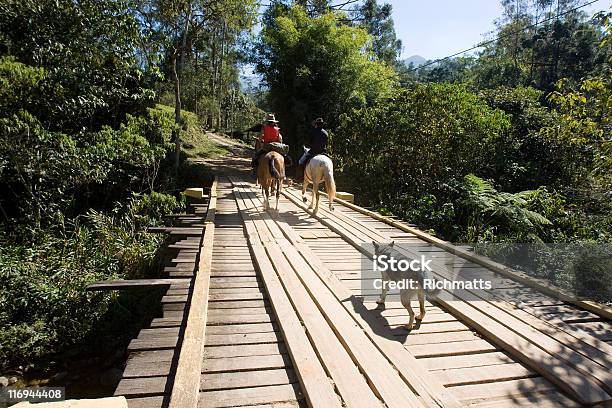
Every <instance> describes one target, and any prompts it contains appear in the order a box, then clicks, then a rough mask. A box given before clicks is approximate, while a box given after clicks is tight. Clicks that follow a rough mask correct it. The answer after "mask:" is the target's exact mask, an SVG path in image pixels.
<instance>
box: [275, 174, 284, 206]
mask: <svg viewBox="0 0 612 408" xmlns="http://www.w3.org/2000/svg"><path fill="white" fill-rule="evenodd" d="M282 187H283V180H276V211H278V200H280V193H281V188H282Z"/></svg>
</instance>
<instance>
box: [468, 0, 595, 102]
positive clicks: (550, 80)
mask: <svg viewBox="0 0 612 408" xmlns="http://www.w3.org/2000/svg"><path fill="white" fill-rule="evenodd" d="M502 5H503V6H504V15H503V16H502V18H501V19H500V20H499V21H498V22H497V26H498V31H497V40H496V41H494V42H492V43H490V44H487V45H486V47H485V48H484V50H483V51H482V52H481V54H480V57H479V58H478V60H477V64H476V65H475V67H474V84H475V85H477V86H478V87H480V88H485V87H496V86H520V85H522V86H533V87H536V88H538V89H541V90H545V91H551V90H553V89H554V87H555V83H556V82H557V81H558V80H559V79H561V78H568V79H570V80H571V81H574V82H575V83H576V82H579V81H580V80H581V78H583V77H584V76H586V75H588V74H589V73H590V72H592V71H593V70H596V69H597V66H598V65H599V64H601V63H602V62H603V60H604V59H605V57H604V56H603V55H602V53H601V52H598V50H597V44H598V43H599V41H600V38H601V31H600V30H599V29H598V28H597V27H596V26H595V25H594V24H593V23H592V22H590V21H588V20H587V16H586V14H585V13H584V12H582V11H581V10H579V9H578V8H579V6H580V4H579V2H578V1H576V0H532V1H526V0H503V1H502Z"/></svg>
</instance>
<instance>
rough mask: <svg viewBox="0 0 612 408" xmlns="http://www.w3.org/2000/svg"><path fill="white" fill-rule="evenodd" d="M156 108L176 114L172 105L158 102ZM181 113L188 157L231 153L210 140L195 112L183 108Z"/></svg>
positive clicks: (211, 156) (204, 157)
mask: <svg viewBox="0 0 612 408" xmlns="http://www.w3.org/2000/svg"><path fill="white" fill-rule="evenodd" d="M156 109H159V110H161V111H162V112H167V113H170V114H172V115H174V107H172V106H168V105H162V104H157V105H156ZM181 114H182V116H183V120H184V122H185V125H184V127H183V132H182V133H181V140H182V142H183V152H184V153H185V156H186V157H187V158H188V159H212V158H215V157H219V156H224V155H226V154H227V153H229V151H228V150H227V149H226V148H225V147H223V146H221V145H219V144H217V143H215V142H214V141H212V140H210V138H209V137H208V135H207V134H206V131H205V130H204V128H203V127H202V125H201V123H200V120H199V118H198V116H197V115H196V114H195V113H193V112H189V111H186V110H183V111H181Z"/></svg>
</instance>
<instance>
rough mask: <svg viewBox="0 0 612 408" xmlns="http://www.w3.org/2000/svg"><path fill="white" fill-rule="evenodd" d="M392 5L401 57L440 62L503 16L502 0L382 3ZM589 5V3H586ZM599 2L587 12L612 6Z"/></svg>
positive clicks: (392, 0)
mask: <svg viewBox="0 0 612 408" xmlns="http://www.w3.org/2000/svg"><path fill="white" fill-rule="evenodd" d="M379 3H389V4H391V5H392V6H393V20H394V22H395V32H396V34H397V36H398V38H399V39H401V40H402V43H403V46H404V49H403V51H402V58H408V57H410V56H412V55H420V56H422V57H424V58H425V59H438V58H443V57H445V56H447V55H451V54H454V53H456V52H458V51H462V50H464V49H466V48H470V47H471V46H473V45H476V44H478V43H479V42H480V41H482V40H483V39H485V36H484V35H486V34H487V33H490V32H491V31H493V29H494V28H495V25H494V21H495V20H496V19H497V18H499V17H500V16H501V15H502V7H501V5H500V1H499V0H430V1H423V0H380V1H379ZM584 3H588V0H584ZM611 3H612V2H611V1H610V0H599V1H598V2H596V3H594V4H592V5H591V6H587V7H585V8H584V10H585V11H586V12H588V13H592V12H593V11H597V10H605V9H607V8H608V7H610V4H611Z"/></svg>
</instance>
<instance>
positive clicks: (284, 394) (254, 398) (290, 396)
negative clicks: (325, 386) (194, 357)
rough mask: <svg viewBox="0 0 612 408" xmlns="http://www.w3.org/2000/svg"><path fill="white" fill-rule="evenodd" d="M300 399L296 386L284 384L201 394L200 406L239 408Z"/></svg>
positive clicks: (297, 386) (298, 389) (299, 392)
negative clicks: (240, 407)
mask: <svg viewBox="0 0 612 408" xmlns="http://www.w3.org/2000/svg"><path fill="white" fill-rule="evenodd" d="M302 398H303V397H302V395H301V391H300V387H299V385H298V384H285V385H273V386H268V387H254V388H238V389H230V390H219V391H206V392H201V393H200V405H201V406H203V407H207V408H221V407H239V406H243V405H255V404H271V403H276V402H286V401H297V400H299V399H302Z"/></svg>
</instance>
